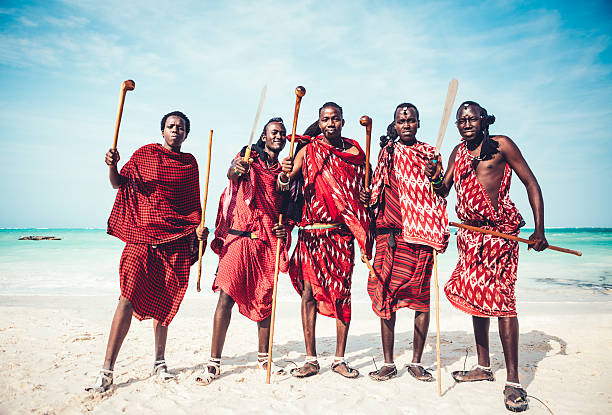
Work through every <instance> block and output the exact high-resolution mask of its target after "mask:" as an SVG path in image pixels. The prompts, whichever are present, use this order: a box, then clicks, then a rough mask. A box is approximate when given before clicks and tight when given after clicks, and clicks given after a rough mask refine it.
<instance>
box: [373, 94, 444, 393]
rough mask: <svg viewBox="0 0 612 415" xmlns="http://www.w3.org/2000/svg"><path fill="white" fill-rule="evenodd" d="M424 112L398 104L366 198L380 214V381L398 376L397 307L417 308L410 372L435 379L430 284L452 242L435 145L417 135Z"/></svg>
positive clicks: (376, 285)
mask: <svg viewBox="0 0 612 415" xmlns="http://www.w3.org/2000/svg"><path fill="white" fill-rule="evenodd" d="M418 128H419V112H418V110H417V108H416V107H415V106H414V105H413V104H410V103H404V104H400V105H398V106H397V108H396V109H395V112H394V122H392V123H391V124H390V125H389V127H388V129H387V136H383V137H381V146H382V147H383V148H382V150H381V152H380V155H379V157H378V166H377V167H376V170H375V172H374V177H373V179H372V193H371V195H370V192H369V191H364V192H362V199H363V202H364V203H366V204H369V205H370V206H371V208H373V210H374V212H375V215H376V235H377V236H376V256H375V257H374V270H375V271H376V275H370V277H369V279H368V293H369V295H370V298H371V299H372V309H373V310H374V312H375V313H376V315H378V316H379V317H380V328H381V338H382V344H383V353H384V357H385V363H384V365H383V366H382V367H381V368H380V369H378V370H376V371H374V372H371V373H370V377H371V378H372V379H374V380H379V381H381V380H388V379H391V378H392V377H394V376H396V375H397V368H396V367H395V363H394V362H393V346H394V336H395V319H396V311H397V310H399V309H400V308H404V307H407V308H410V309H412V310H415V315H414V342H413V351H412V362H411V363H410V364H409V366H408V373H410V374H411V375H412V376H413V377H415V378H416V379H418V380H421V381H431V380H433V377H432V375H431V373H430V372H428V371H426V370H425V368H424V367H423V365H422V364H421V357H422V355H423V348H424V346H425V340H426V339H427V330H428V328H429V285H430V279H431V272H432V266H433V250H434V249H435V250H437V251H439V252H443V251H444V250H445V249H446V246H447V244H448V237H449V232H448V216H447V215H446V200H445V199H444V198H442V197H440V196H438V195H435V194H433V192H432V191H431V184H430V183H431V182H430V181H429V179H428V178H427V177H426V176H425V171H424V168H425V165H426V164H427V162H428V161H429V159H430V158H432V157H433V155H434V152H435V148H434V147H432V146H430V145H428V144H425V143H423V142H421V141H418V140H417V139H416V133H417V130H418Z"/></svg>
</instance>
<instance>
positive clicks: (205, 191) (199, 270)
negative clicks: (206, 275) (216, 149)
mask: <svg viewBox="0 0 612 415" xmlns="http://www.w3.org/2000/svg"><path fill="white" fill-rule="evenodd" d="M212 136H213V130H210V135H209V136H208V162H207V164H206V185H205V186H204V203H202V220H201V221H200V227H201V228H203V227H204V217H205V216H206V201H207V200H208V179H209V178H210V155H211V150H212ZM203 253H204V241H200V249H199V251H198V283H197V286H196V289H197V290H198V292H200V277H201V276H202V254H203Z"/></svg>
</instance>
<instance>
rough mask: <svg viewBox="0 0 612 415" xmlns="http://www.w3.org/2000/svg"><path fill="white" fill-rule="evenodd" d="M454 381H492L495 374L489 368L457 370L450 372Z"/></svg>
mask: <svg viewBox="0 0 612 415" xmlns="http://www.w3.org/2000/svg"><path fill="white" fill-rule="evenodd" d="M451 376H452V377H453V379H455V382H459V383H460V382H477V381H479V380H488V381H489V382H493V381H494V380H495V376H494V375H493V372H492V371H491V369H482V368H480V367H477V368H476V369H472V370H457V371H455V372H453V373H451Z"/></svg>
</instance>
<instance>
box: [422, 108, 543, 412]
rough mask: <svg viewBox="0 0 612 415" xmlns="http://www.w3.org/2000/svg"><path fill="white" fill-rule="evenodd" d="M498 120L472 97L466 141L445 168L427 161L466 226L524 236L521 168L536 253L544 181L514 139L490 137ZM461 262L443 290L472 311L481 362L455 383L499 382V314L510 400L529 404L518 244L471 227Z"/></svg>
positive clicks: (462, 111) (461, 233)
mask: <svg viewBox="0 0 612 415" xmlns="http://www.w3.org/2000/svg"><path fill="white" fill-rule="evenodd" d="M494 121H495V117H494V116H492V115H488V114H487V111H486V110H485V109H484V108H483V107H481V106H480V105H479V104H477V103H475V102H472V101H466V102H464V103H462V104H461V105H460V106H459V109H458V110H457V121H456V124H457V128H458V130H459V133H460V134H461V137H462V142H461V143H460V144H459V145H457V146H456V147H455V149H454V150H453V152H452V154H451V156H450V158H449V161H448V168H447V170H446V173H442V171H441V167H442V166H441V159H440V158H438V159H432V160H430V162H429V163H428V165H427V168H426V171H427V175H428V177H430V178H431V179H432V182H433V187H434V190H435V192H436V193H437V194H438V195H440V196H443V197H446V196H447V195H448V193H449V191H450V189H451V187H452V185H453V183H454V184H455V190H456V192H457V206H456V211H457V216H458V217H459V219H461V221H463V223H464V224H466V225H471V226H476V227H481V228H484V229H487V230H494V231H497V232H501V233H503V234H508V235H514V236H516V235H518V233H519V229H520V228H521V227H522V226H523V225H524V224H525V223H524V221H523V218H522V217H521V215H520V214H519V212H518V210H517V208H516V206H515V205H514V203H513V202H512V201H511V200H510V197H509V190H510V179H511V176H512V171H515V172H516V174H517V175H518V177H519V179H521V181H522V182H523V184H524V185H525V187H526V189H527V195H528V197H529V203H530V204H531V209H532V211H533V218H534V222H535V232H534V233H533V234H532V235H531V236H530V237H529V239H530V240H532V241H534V243H533V244H532V245H531V247H532V248H533V249H535V250H536V251H542V250H544V249H546V247H547V246H548V242H547V241H546V237H545V236H544V203H543V200H542V192H541V190H540V186H539V185H538V182H537V180H536V178H535V176H534V174H533V173H532V171H531V169H530V168H529V166H528V165H527V162H526V161H525V159H524V158H523V156H522V155H521V152H520V150H519V149H518V147H517V146H516V144H515V143H514V142H513V141H512V140H511V139H510V138H508V137H506V136H503V135H496V136H493V137H491V136H489V125H491V124H493V122H494ZM457 248H458V250H459V261H458V262H457V267H456V268H455V271H454V272H453V274H452V276H451V278H450V279H449V281H448V282H447V283H446V285H445V287H444V292H445V293H446V296H447V297H448V299H449V301H450V302H451V303H452V304H453V305H454V306H455V307H457V308H458V309H460V310H462V311H464V312H466V313H468V314H471V315H472V319H473V325H474V335H475V339H476V350H477V353H478V366H476V368H475V369H473V370H469V371H456V372H453V374H452V375H453V378H454V379H455V381H457V382H474V381H479V380H488V381H493V380H495V378H494V376H493V371H492V370H491V367H490V360H489V324H490V320H489V318H490V317H498V324H499V335H500V338H501V342H502V347H503V350H504V358H505V362H506V371H507V377H506V387H505V389H504V403H505V405H506V408H507V409H509V410H510V411H513V412H521V411H524V410H526V409H527V408H528V402H527V393H526V391H525V390H524V389H523V388H522V387H521V384H520V381H519V376H518V338H519V326H518V319H517V316H516V298H515V295H514V289H515V283H516V278H517V265H518V243H517V242H516V241H512V240H508V239H504V238H500V237H497V236H492V235H488V234H484V233H480V232H474V231H472V230H467V229H459V230H458V232H457Z"/></svg>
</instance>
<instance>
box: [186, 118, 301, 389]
mask: <svg viewBox="0 0 612 415" xmlns="http://www.w3.org/2000/svg"><path fill="white" fill-rule="evenodd" d="M286 139H287V137H286V130H285V125H284V124H283V120H282V119H281V118H272V119H271V120H269V121H268V122H267V123H266V125H265V126H264V128H263V131H262V133H261V136H260V138H259V141H258V142H257V143H255V144H254V145H253V146H252V149H253V151H252V152H251V160H250V161H249V162H246V161H244V160H243V158H244V154H245V151H246V147H245V148H244V149H243V150H242V152H241V153H239V154H238V155H237V156H236V157H235V158H234V160H233V161H232V164H231V166H230V168H229V170H228V172H227V177H228V179H229V184H228V186H227V187H226V188H225V190H224V191H223V194H222V195H221V200H220V201H219V210H218V213H217V221H216V225H215V239H214V240H213V241H212V243H211V244H210V247H211V248H212V250H213V251H214V252H215V253H216V254H218V255H219V267H218V269H217V274H216V276H215V280H214V282H213V286H212V289H213V290H214V291H215V292H219V300H218V302H217V308H216V310H215V315H214V320H213V332H212V341H211V348H210V359H209V361H208V363H207V365H206V369H205V371H204V372H203V373H201V374H199V375H197V377H196V383H197V384H200V385H208V384H210V383H211V382H212V381H213V380H214V379H215V378H216V377H217V376H219V375H220V373H221V370H220V362H221V354H222V352H223V346H224V343H225V336H226V334H227V329H228V327H229V324H230V319H231V316H232V308H233V306H234V304H237V305H238V311H239V312H240V313H241V314H242V315H244V316H246V317H247V318H249V319H250V320H252V321H255V322H256V323H257V333H258V340H259V344H258V359H257V360H258V366H259V367H260V368H264V369H265V368H266V365H267V361H268V341H269V337H270V314H271V312H272V291H273V288H274V266H275V259H276V245H277V238H281V239H283V240H284V242H283V243H282V245H281V256H280V270H281V271H282V272H287V262H288V259H287V247H288V246H289V245H290V244H291V242H290V240H288V238H287V230H286V229H285V226H284V225H279V224H278V216H279V214H280V213H281V206H282V197H283V193H282V192H281V191H279V190H277V181H278V175H279V173H281V165H280V163H279V162H278V155H279V153H280V152H281V151H282V150H283V148H284V147H285V143H286Z"/></svg>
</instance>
